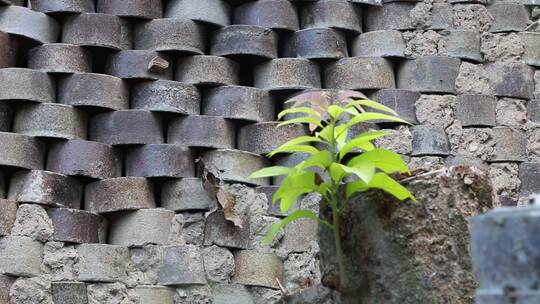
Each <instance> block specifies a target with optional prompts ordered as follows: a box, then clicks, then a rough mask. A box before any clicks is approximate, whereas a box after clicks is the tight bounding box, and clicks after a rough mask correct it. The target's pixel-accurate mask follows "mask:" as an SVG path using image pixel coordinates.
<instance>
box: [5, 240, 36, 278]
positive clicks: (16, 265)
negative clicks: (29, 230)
mask: <svg viewBox="0 0 540 304" xmlns="http://www.w3.org/2000/svg"><path fill="white" fill-rule="evenodd" d="M0 256H2V259H0V273H1V274H7V275H12V276H16V277H17V276H20V277H33V276H38V275H39V274H40V273H41V270H40V265H41V261H42V260H43V244H42V243H40V242H38V241H35V240H33V239H31V238H29V237H26V236H7V237H4V238H0Z"/></svg>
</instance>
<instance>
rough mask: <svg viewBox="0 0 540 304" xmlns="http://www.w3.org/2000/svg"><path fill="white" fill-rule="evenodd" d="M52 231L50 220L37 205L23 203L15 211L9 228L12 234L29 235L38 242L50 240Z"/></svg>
mask: <svg viewBox="0 0 540 304" xmlns="http://www.w3.org/2000/svg"><path fill="white" fill-rule="evenodd" d="M53 233H54V228H53V223H52V220H51V219H50V218H49V216H48V215H47V212H46V211H45V209H44V208H43V207H41V206H39V205H33V204H23V205H20V206H19V210H18V211H17V219H16V220H15V224H14V225H13V229H12V230H11V234H12V235H22V236H28V237H31V238H33V239H35V240H37V241H40V242H46V241H49V240H52V237H53Z"/></svg>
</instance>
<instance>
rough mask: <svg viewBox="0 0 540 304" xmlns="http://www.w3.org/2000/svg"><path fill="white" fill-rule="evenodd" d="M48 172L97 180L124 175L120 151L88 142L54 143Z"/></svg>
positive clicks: (49, 154) (49, 156)
mask: <svg viewBox="0 0 540 304" xmlns="http://www.w3.org/2000/svg"><path fill="white" fill-rule="evenodd" d="M47 170H49V171H54V172H58V173H62V174H65V175H70V176H83V177H89V178H95V179H105V178H113V177H116V176H121V175H122V171H121V170H122V168H121V163H120V153H119V151H118V150H116V149H115V148H113V147H111V146H109V145H105V144H102V143H98V142H93V141H86V140H69V141H64V142H57V143H54V144H53V145H52V146H51V147H50V149H49V153H48V157H47Z"/></svg>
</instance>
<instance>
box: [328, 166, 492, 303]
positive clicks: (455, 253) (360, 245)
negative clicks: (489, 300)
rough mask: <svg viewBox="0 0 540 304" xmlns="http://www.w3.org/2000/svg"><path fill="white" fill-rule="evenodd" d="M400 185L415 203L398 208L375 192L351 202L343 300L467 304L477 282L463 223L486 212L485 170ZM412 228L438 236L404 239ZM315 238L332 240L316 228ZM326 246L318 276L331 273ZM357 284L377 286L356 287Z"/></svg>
mask: <svg viewBox="0 0 540 304" xmlns="http://www.w3.org/2000/svg"><path fill="white" fill-rule="evenodd" d="M406 186H407V187H408V188H409V189H410V190H411V191H412V193H413V194H414V195H415V196H416V198H417V200H418V201H419V202H421V204H407V203H405V205H403V203H402V202H397V201H394V200H393V198H390V197H387V196H386V195H384V194H383V193H382V192H373V193H371V194H369V195H372V197H370V198H369V199H367V198H366V197H367V196H368V195H366V194H364V195H362V196H359V197H358V200H359V201H357V202H358V203H359V204H354V205H351V206H352V207H351V208H352V210H351V211H350V213H347V215H346V216H345V218H344V220H345V221H346V222H347V223H348V225H347V228H345V229H343V232H342V233H343V235H344V236H345V241H344V246H346V248H350V249H349V251H348V253H347V254H348V257H347V258H346V261H347V262H346V263H347V267H348V269H349V273H350V274H351V275H350V280H351V281H350V282H351V284H350V285H348V286H350V287H349V288H350V289H347V288H345V290H348V291H347V292H345V293H344V294H345V295H346V297H347V299H356V300H358V299H361V300H362V301H366V302H367V303H376V302H377V301H378V300H377V299H381V298H384V299H385V301H386V302H388V303H417V302H418V301H424V300H427V301H431V302H433V303H442V302H456V303H472V301H473V296H474V289H475V288H476V282H475V280H474V277H473V274H472V270H471V259H470V253H469V246H468V241H469V238H468V233H467V231H468V222H467V219H468V218H469V217H470V216H472V215H476V214H479V213H482V212H484V211H486V210H488V209H490V208H492V207H493V204H494V200H495V199H494V196H493V188H492V185H491V181H490V180H489V177H488V175H487V173H485V172H483V171H479V170H477V169H471V168H467V167H455V168H450V169H443V170H439V171H433V172H428V173H426V174H420V175H418V176H415V177H413V178H412V179H410V180H409V181H407V182H406ZM385 197H386V198H385ZM381 201H385V202H386V203H385V204H381V203H380V202H381ZM426 207H427V208H426ZM448 214H452V216H448ZM367 219H369V220H367ZM418 229H430V230H435V231H438V233H436V235H437V237H435V238H432V237H427V236H426V235H425V234H424V233H420V234H413V236H409V237H403V235H404V234H406V235H409V231H418ZM346 231H350V232H353V231H354V232H353V233H346ZM320 237H321V238H323V239H324V238H328V237H331V232H330V231H327V232H326V231H324V230H322V231H321V235H320ZM331 244H332V243H331V242H328V247H326V248H325V247H323V248H321V254H322V264H323V267H322V271H323V276H327V275H328V274H329V273H331V272H332V270H331V269H332V267H333V264H332V263H331V261H332V258H331V256H333V252H334V251H333V250H334V249H333V248H332V246H331ZM325 246H326V245H325ZM388 248H393V250H388ZM407 248H408V249H407ZM383 261H384V262H383ZM390 278H392V279H390ZM323 281H324V279H323ZM362 282H365V284H367V282H373V283H375V282H376V284H367V285H364V286H366V289H363V288H362V289H359V288H357V286H359V285H358V284H363V283H362ZM384 286H387V287H384ZM426 286H429V288H426ZM388 287H391V288H390V289H388ZM441 301H442V302H441Z"/></svg>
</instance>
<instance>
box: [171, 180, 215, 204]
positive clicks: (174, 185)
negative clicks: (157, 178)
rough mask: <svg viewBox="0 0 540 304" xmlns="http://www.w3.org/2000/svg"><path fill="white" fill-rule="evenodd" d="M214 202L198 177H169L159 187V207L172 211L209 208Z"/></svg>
mask: <svg viewBox="0 0 540 304" xmlns="http://www.w3.org/2000/svg"><path fill="white" fill-rule="evenodd" d="M215 205H216V202H215V200H214V199H212V198H211V197H210V196H209V195H208V193H207V192H206V190H205V189H204V188H203V182H202V180H201V179H200V178H196V177H191V178H189V177H188V178H181V179H170V180H167V181H165V182H164V183H163V185H162V188H161V207H163V208H166V209H169V210H173V211H190V210H210V208H211V207H212V206H215Z"/></svg>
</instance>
